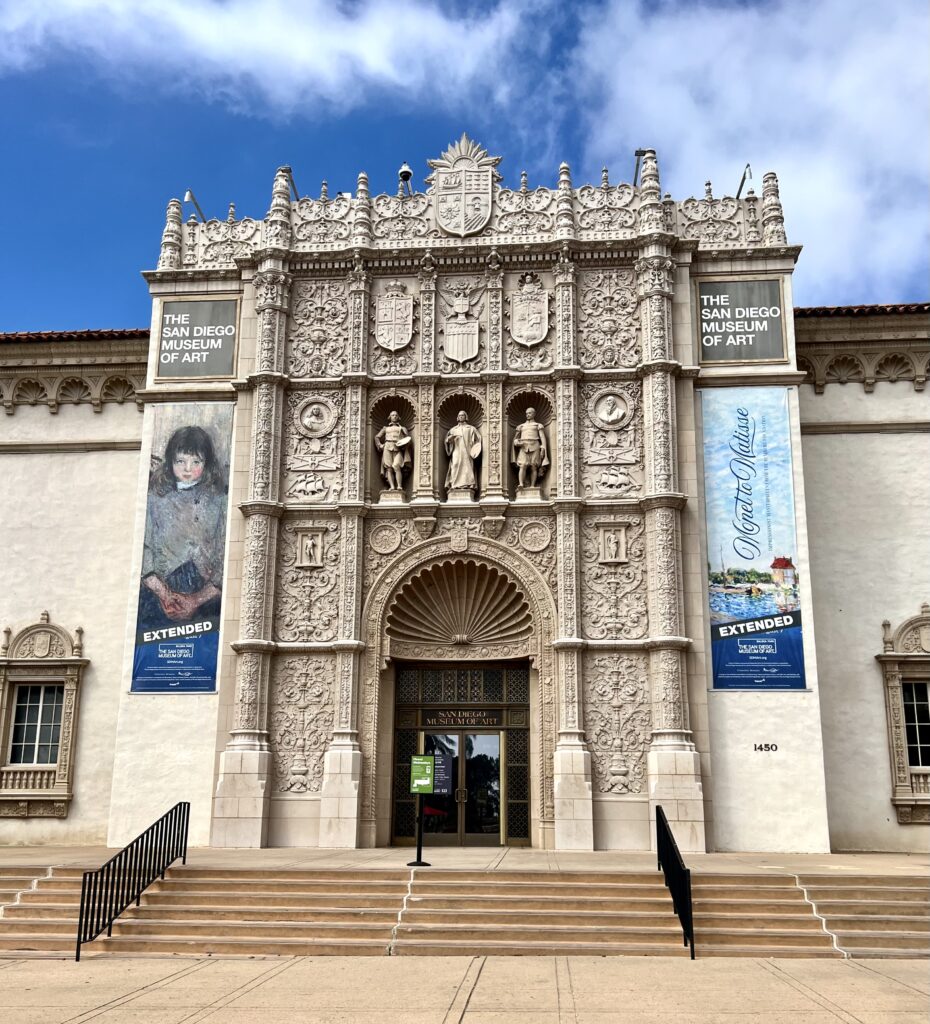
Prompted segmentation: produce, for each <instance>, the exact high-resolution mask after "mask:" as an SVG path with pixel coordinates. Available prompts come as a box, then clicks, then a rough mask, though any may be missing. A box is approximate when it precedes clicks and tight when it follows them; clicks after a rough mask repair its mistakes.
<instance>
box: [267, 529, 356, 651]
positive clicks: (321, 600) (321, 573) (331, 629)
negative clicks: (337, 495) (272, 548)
mask: <svg viewBox="0 0 930 1024" xmlns="http://www.w3.org/2000/svg"><path fill="white" fill-rule="evenodd" d="M308 526H309V527H316V528H319V529H320V531H321V532H320V534H319V543H320V545H321V550H320V552H319V559H318V560H319V563H320V564H318V565H313V566H306V565H305V564H302V563H303V562H304V559H302V558H301V557H300V553H299V551H298V546H299V544H300V543H301V542H302V538H303V536H304V531H306V529H307V527H308ZM342 564H343V563H342V552H341V550H340V523H339V520H333V519H330V520H325V521H321V522H318V523H312V522H305V521H304V520H290V521H288V522H286V523H285V524H284V525H283V526H282V528H281V533H280V542H279V557H278V571H277V578H276V587H275V638H276V639H278V640H283V641H285V642H288V641H298V642H304V643H306V642H308V641H327V640H335V639H336V636H337V635H338V628H339V594H340V590H339V587H340V583H341V582H342V573H341V572H340V567H341V566H342Z"/></svg>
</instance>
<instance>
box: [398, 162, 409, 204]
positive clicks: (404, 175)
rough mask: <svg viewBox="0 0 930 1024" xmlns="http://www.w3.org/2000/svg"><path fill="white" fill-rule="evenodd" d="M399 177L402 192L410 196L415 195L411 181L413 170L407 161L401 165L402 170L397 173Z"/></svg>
mask: <svg viewBox="0 0 930 1024" xmlns="http://www.w3.org/2000/svg"><path fill="white" fill-rule="evenodd" d="M397 177H398V178H399V180H400V187H401V190H402V191H404V192H406V194H407V195H408V196H412V195H413V189H412V188H411V187H410V179H411V178H412V177H413V169H412V168H411V166H410V164H408V163H407V161H406V160H405V161H404V162H403V163H402V164H401V165H400V170H399V171H398V172H397Z"/></svg>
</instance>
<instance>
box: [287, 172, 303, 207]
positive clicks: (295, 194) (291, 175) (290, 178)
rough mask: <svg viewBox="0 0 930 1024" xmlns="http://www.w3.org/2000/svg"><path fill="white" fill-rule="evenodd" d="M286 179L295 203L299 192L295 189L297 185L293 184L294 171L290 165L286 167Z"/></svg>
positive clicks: (298, 197)
mask: <svg viewBox="0 0 930 1024" xmlns="http://www.w3.org/2000/svg"><path fill="white" fill-rule="evenodd" d="M287 180H288V181H289V182H290V183H291V192H293V193H294V202H295V203H296V202H297V201H298V200H299V199H300V193H299V192H298V191H297V186H296V185H295V184H294V172H293V171H292V170H291V169H290V167H288V169H287Z"/></svg>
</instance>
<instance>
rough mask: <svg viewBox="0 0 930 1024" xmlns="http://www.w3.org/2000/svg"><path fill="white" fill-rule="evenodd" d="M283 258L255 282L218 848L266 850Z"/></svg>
mask: <svg viewBox="0 0 930 1024" xmlns="http://www.w3.org/2000/svg"><path fill="white" fill-rule="evenodd" d="M282 256H283V254H282V253H280V252H274V251H266V255H265V258H264V259H263V260H262V263H261V269H260V270H259V272H258V273H257V274H256V275H255V277H254V279H253V287H254V289H255V310H256V313H257V316H258V341H257V360H256V362H257V372H256V373H255V374H253V375H252V376H251V377H250V378H249V384H250V386H251V387H252V389H253V391H252V395H253V398H252V448H251V460H250V467H249V496H248V501H246V502H243V503H242V504H241V505H240V506H239V509H240V511H241V512H242V514H243V515H244V516H245V517H246V535H245V546H244V553H243V560H242V596H241V613H240V620H239V639H238V641H237V642H235V643H233V644H232V647H233V650H235V651H236V654H237V660H236V717H235V727H234V728H233V729H232V730H231V732H230V740H229V744H228V745H227V748H226V750H225V751H224V752H223V754H222V755H221V758H220V776H219V781H218V783H217V790H216V797H217V799H216V802H215V808H214V821H213V839H212V841H213V843H214V844H215V845H217V846H251V847H260V846H264V845H265V841H266V834H267V819H268V799H269V796H270V793H269V792H268V783H269V779H270V775H271V771H272V765H271V752H270V750H269V746H268V683H269V678H270V675H271V657H272V654H271V652H272V650H273V648H274V645H273V643H272V640H271V637H272V619H273V613H274V565H275V560H276V557H277V543H278V520H279V518H280V515H281V512H282V510H283V506H282V505H281V503H280V494H279V481H280V477H281V421H282V416H283V408H284V385H285V383H286V381H287V378H286V376H285V375H284V374H283V373H282V372H281V368H282V366H283V362H284V335H285V330H286V322H287V302H288V294H289V288H290V277H289V275H288V274H287V273H285V271H284V269H283V267H284V261H283V259H282Z"/></svg>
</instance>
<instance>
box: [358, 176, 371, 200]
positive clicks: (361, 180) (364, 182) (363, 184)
mask: <svg viewBox="0 0 930 1024" xmlns="http://www.w3.org/2000/svg"><path fill="white" fill-rule="evenodd" d="M355 194H356V195H357V196H358V198H359V199H362V198H365V199H367V198H368V175H367V174H366V173H365V172H364V171H359V172H358V184H357V186H356V189H355Z"/></svg>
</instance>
